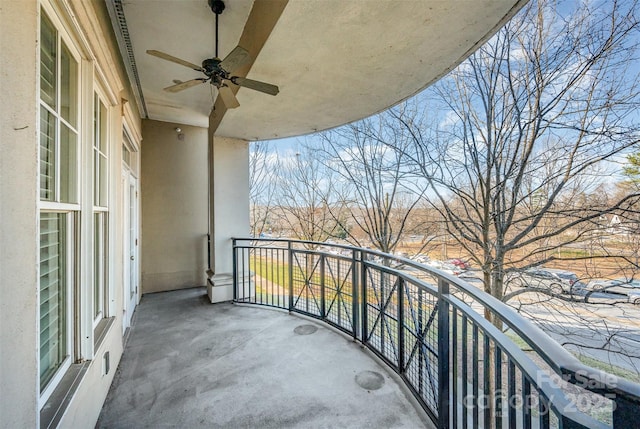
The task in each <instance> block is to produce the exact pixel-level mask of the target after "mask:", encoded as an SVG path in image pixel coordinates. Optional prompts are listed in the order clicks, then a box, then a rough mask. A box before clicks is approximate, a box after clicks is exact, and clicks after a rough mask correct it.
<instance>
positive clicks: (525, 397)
mask: <svg viewBox="0 0 640 429" xmlns="http://www.w3.org/2000/svg"><path fill="white" fill-rule="evenodd" d="M522 427H523V429H531V383H530V382H529V379H528V378H527V376H526V375H525V374H524V373H522Z"/></svg>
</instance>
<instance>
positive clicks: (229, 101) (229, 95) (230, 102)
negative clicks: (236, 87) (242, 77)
mask: <svg viewBox="0 0 640 429" xmlns="http://www.w3.org/2000/svg"><path fill="white" fill-rule="evenodd" d="M218 94H219V95H220V98H222V102H223V103H224V105H225V106H226V107H227V109H235V108H236V107H240V103H239V102H238V99H237V98H236V96H235V94H234V93H233V91H231V88H229V87H228V86H227V85H222V86H221V87H220V88H218Z"/></svg>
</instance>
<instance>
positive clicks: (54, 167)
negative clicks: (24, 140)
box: [40, 13, 79, 203]
mask: <svg viewBox="0 0 640 429" xmlns="http://www.w3.org/2000/svg"><path fill="white" fill-rule="evenodd" d="M40 39H41V43H40V199H41V200H43V201H54V202H61V203H77V202H78V168H79V166H78V130H77V125H78V62H77V61H76V60H75V59H74V57H73V56H72V55H71V53H70V51H69V48H68V47H67V46H66V44H65V43H64V41H63V40H62V39H61V37H60V35H59V34H58V32H57V31H56V29H55V27H54V26H53V24H52V23H51V21H50V20H49V18H47V16H46V14H44V13H43V14H42V22H41V25H40Z"/></svg>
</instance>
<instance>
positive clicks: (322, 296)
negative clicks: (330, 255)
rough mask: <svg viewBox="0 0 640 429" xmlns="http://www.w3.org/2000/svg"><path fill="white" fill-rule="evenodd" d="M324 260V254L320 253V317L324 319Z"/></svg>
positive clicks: (325, 306) (325, 315)
mask: <svg viewBox="0 0 640 429" xmlns="http://www.w3.org/2000/svg"><path fill="white" fill-rule="evenodd" d="M325 262H326V256H325V255H324V254H320V318H321V319H323V320H324V319H326V317H327V313H326V308H327V304H326V295H325V284H324V282H325V278H324V264H325Z"/></svg>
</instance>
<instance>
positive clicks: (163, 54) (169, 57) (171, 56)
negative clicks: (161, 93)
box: [147, 49, 204, 72]
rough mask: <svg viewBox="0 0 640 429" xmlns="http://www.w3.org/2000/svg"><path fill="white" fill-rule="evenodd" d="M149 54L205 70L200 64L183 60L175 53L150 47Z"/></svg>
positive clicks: (201, 70)
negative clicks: (171, 53) (166, 52)
mask: <svg viewBox="0 0 640 429" xmlns="http://www.w3.org/2000/svg"><path fill="white" fill-rule="evenodd" d="M147 54H149V55H153V56H154V57H158V58H161V59H163V60H166V61H171V62H172V63H176V64H180V65H181V66H185V67H189V68H190V69H193V70H197V71H200V72H204V69H203V68H202V67H200V66H199V65H197V64H193V63H190V62H189V61H185V60H181V59H180V58H177V57H174V56H173V55H169V54H165V53H164V52H160V51H156V50H153V49H149V50H148V51H147Z"/></svg>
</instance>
